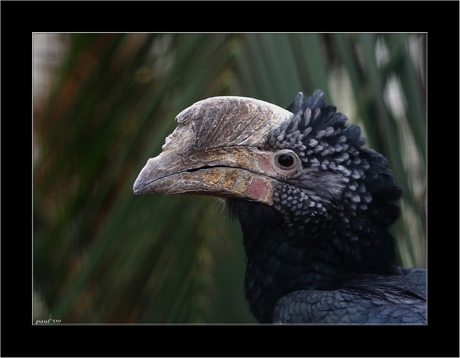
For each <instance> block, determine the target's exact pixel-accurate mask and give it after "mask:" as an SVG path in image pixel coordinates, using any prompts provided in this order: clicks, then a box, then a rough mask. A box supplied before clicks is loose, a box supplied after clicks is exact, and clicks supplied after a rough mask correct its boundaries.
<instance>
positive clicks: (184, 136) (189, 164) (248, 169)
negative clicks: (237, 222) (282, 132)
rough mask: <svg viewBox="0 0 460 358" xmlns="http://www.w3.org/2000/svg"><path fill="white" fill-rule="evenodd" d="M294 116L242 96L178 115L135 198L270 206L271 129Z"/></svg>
mask: <svg viewBox="0 0 460 358" xmlns="http://www.w3.org/2000/svg"><path fill="white" fill-rule="evenodd" d="M291 116H292V113H291V112H289V111H286V110H284V109H283V108H280V107H278V106H275V105H273V104H270V103H267V102H263V101H259V100H256V99H252V98H245V97H213V98H209V99H207V100H203V101H200V102H197V103H195V104H194V105H192V106H191V107H189V108H187V109H185V110H184V111H182V112H181V113H179V114H178V115H177V117H176V121H177V123H178V126H177V128H176V129H175V131H174V132H173V133H172V134H171V135H170V136H168V137H167V138H166V143H165V144H164V145H163V152H162V153H161V154H160V155H158V156H157V157H155V158H151V159H149V160H148V161H147V164H146V165H145V167H144V168H143V169H142V170H141V172H140V173H139V176H138V177H137V179H136V181H135V183H134V187H133V190H134V193H135V194H149V193H164V194H180V193H189V194H201V195H212V196H217V197H233V198H241V199H245V200H251V201H258V202H262V203H265V204H267V205H271V204H272V202H273V187H274V185H276V180H275V179H274V178H273V175H274V173H273V172H272V171H271V169H270V167H271V166H270V161H271V160H272V153H271V152H268V151H265V150H263V149H261V147H262V146H263V144H264V143H266V141H267V136H268V134H269V132H270V130H271V129H272V128H273V126H275V125H276V124H278V123H279V122H280V121H282V120H285V119H287V118H289V117H291Z"/></svg>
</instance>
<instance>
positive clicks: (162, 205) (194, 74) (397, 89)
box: [33, 33, 426, 323]
mask: <svg viewBox="0 0 460 358" xmlns="http://www.w3.org/2000/svg"><path fill="white" fill-rule="evenodd" d="M425 72H426V34H424V33H411V34H405V33H392V34H389V33H387V34H375V33H374V34H363V33H359V34H357V33H356V34H345V33H341V34H332V33H330V34H300V33H296V34H281V33H280V34H224V33H222V34H200V33H196V34H178V33H175V34H161V33H154V34H140V33H133V34H88V33H86V34H53V33H35V34H34V35H33V116H34V117H33V146H34V147H33V149H34V150H33V234H34V236H33V320H34V322H35V320H37V319H48V318H54V319H60V320H61V322H63V323H254V322H255V320H254V319H253V318H252V316H251V314H250V313H249V310H248V308H247V305H246V303H245V301H244V296H243V280H244V270H245V255H244V250H243V246H242V240H241V233H240V230H239V224H238V223H236V222H230V221H229V220H228V218H227V215H226V213H225V211H224V210H223V205H222V203H221V202H220V201H219V200H218V199H215V198H209V197H199V196H187V195H178V196H166V195H156V194H155V195H147V196H135V195H134V194H133V193H132V185H133V182H134V180H135V178H136V177H137V175H138V173H139V171H140V169H141V168H142V167H143V165H144V164H145V163H146V161H147V159H148V158H150V157H153V156H156V155H157V154H159V153H160V151H161V145H162V144H163V143H164V139H165V137H166V136H167V135H168V134H169V133H171V132H172V131H173V130H174V128H175V122H174V117H175V115H176V114H178V113H179V112H180V111H181V110H183V109H185V108H186V107H188V106H189V105H191V104H193V103H194V102H196V101H198V100H201V99H204V98H207V97H211V96H217V95H240V96H248V97H254V98H258V99H262V100H265V101H268V102H272V103H274V104H277V105H279V106H282V107H286V106H288V105H289V104H290V103H291V102H292V101H293V99H294V97H295V95H296V93H297V92H299V91H302V92H304V93H305V94H307V95H310V94H311V93H312V92H313V90H315V89H317V88H320V89H322V90H323V91H324V92H325V93H326V100H327V101H328V102H330V103H333V104H334V105H336V106H337V107H338V110H339V111H340V112H343V113H344V114H346V115H347V116H348V118H349V120H350V122H352V123H356V124H358V125H360V126H361V128H362V129H363V132H364V135H365V136H366V137H367V139H368V142H367V145H368V146H369V147H371V148H373V149H375V150H377V151H379V152H381V153H383V154H384V155H385V156H386V157H387V158H388V161H389V167H390V168H392V169H393V170H394V173H395V179H396V181H397V182H398V184H400V185H402V186H403V187H404V190H405V196H404V200H403V201H402V202H401V207H402V212H403V216H402V218H401V219H400V220H399V221H398V223H397V224H396V225H395V226H394V233H395V236H396V237H397V240H398V250H399V256H398V263H399V264H403V265H406V266H416V267H425V266H426V232H425V220H426V119H425V115H426V103H425V98H426V78H425Z"/></svg>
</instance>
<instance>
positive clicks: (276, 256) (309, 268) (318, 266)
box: [227, 199, 394, 323]
mask: <svg viewBox="0 0 460 358" xmlns="http://www.w3.org/2000/svg"><path fill="white" fill-rule="evenodd" d="M227 206H228V208H229V209H230V214H231V216H233V217H237V218H238V219H239V221H240V224H241V228H242V232H243V242H244V246H245V249H246V255H247V267H246V277H245V295H246V299H247V301H248V302H249V305H250V309H251V311H252V313H253V314H254V316H255V317H256V318H257V319H258V320H259V322H267V323H268V322H272V317H273V309H274V305H275V303H276V301H277V300H278V299H279V298H280V297H282V296H283V295H285V294H287V293H289V292H293V291H296V290H305V289H312V290H313V289H325V290H328V289H334V288H336V285H337V283H338V282H340V281H341V280H343V279H344V278H347V277H350V276H352V275H355V274H359V273H376V274H389V273H390V272H391V267H392V262H393V258H394V240H393V238H392V237H391V235H390V234H389V233H388V232H387V230H380V231H379V230H377V228H376V227H373V226H372V225H371V224H369V225H363V223H362V222H360V225H353V224H354V223H353V221H351V222H350V223H349V224H351V225H348V227H347V228H346V230H345V229H341V228H340V227H337V223H336V222H329V223H328V222H325V223H324V225H322V227H321V228H319V227H318V225H315V226H314V227H309V226H308V225H307V224H306V225H292V224H287V223H286V221H285V218H284V217H283V216H282V215H281V214H280V213H279V212H278V211H276V210H275V209H274V208H273V207H271V206H267V205H263V204H259V203H252V202H246V201H240V200H235V199H231V200H228V202H227ZM361 220H362V218H361ZM353 226H354V227H355V228H354V230H353V231H350V227H353ZM370 232H372V235H370ZM344 233H346V236H345V234H344Z"/></svg>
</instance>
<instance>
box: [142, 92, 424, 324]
mask: <svg viewBox="0 0 460 358" xmlns="http://www.w3.org/2000/svg"><path fill="white" fill-rule="evenodd" d="M346 120H347V118H346V116H345V115H343V114H341V113H339V112H337V111H336V108H335V107H333V106H331V105H328V104H327V103H325V102H324V99H323V93H322V91H319V90H318V91H316V92H315V93H314V94H313V95H312V96H311V97H305V96H304V95H303V94H302V93H299V94H298V95H297V97H296V99H295V101H294V102H293V103H292V104H291V105H290V106H289V107H288V109H287V110H285V109H282V108H280V107H277V106H275V105H272V104H268V103H267V102H263V101H259V100H255V99H251V98H245V97H214V98H210V99H207V100H204V101H200V102H197V103H196V104H194V105H192V106H191V107H189V108H187V109H186V110H184V111H182V112H181V113H180V114H179V115H178V116H177V117H176V121H177V122H178V127H177V128H176V130H175V131H174V132H173V133H172V135H170V136H169V137H168V138H167V139H166V143H165V145H164V146H163V153H162V154H160V155H159V156H158V157H156V158H153V159H149V161H148V162H147V165H146V166H145V167H144V169H143V170H142V171H141V173H140V174H139V177H138V178H137V180H136V182H135V184H134V192H135V193H136V194H144V193H152V192H162V193H167V194H176V193H192V194H202V195H213V196H218V197H221V198H224V199H225V201H226V206H227V209H228V211H229V213H230V215H231V217H233V218H235V219H237V220H239V222H240V224H241V228H242V232H243V243H244V246H245V250H246V254H247V268H246V276H245V295H246V299H247V301H248V303H249V307H250V309H251V312H252V313H253V315H254V316H255V317H256V318H257V320H258V321H259V322H261V323H339V324H346V323H360V324H367V323H398V324H399V323H411V324H420V323H422V324H423V323H425V322H426V292H425V281H426V272H425V270H423V269H406V268H399V267H395V266H394V258H395V242H394V238H393V237H392V235H391V234H390V232H389V227H390V225H391V224H393V223H394V221H395V220H396V219H397V218H398V217H399V215H400V209H399V207H398V206H397V205H396V201H397V200H398V199H400V198H401V196H402V190H401V188H400V187H398V186H396V185H395V183H394V180H393V176H392V172H391V171H390V170H389V169H388V168H387V161H386V159H385V158H384V157H383V156H382V155H381V154H379V153H377V152H375V151H373V150H371V149H367V148H365V147H363V145H364V143H365V140H364V138H363V137H362V136H361V132H360V129H359V127H357V126H355V125H346Z"/></svg>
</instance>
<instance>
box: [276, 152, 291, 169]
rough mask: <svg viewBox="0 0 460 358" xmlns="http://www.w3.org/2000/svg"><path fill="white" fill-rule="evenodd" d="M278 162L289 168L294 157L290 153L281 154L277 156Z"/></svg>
mask: <svg viewBox="0 0 460 358" xmlns="http://www.w3.org/2000/svg"><path fill="white" fill-rule="evenodd" d="M278 164H279V165H281V166H282V167H287V168H289V167H290V166H291V165H292V164H294V157H293V156H292V155H290V154H281V155H280V156H279V157H278Z"/></svg>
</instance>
